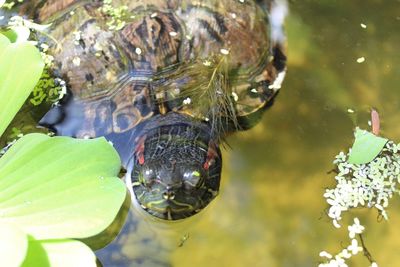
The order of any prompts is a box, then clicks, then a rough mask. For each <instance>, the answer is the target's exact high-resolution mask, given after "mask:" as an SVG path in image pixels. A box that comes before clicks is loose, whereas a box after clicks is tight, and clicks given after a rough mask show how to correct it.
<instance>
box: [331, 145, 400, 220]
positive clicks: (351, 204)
mask: <svg viewBox="0 0 400 267" xmlns="http://www.w3.org/2000/svg"><path fill="white" fill-rule="evenodd" d="M399 152H400V144H397V145H396V144H395V143H393V142H392V141H388V142H387V143H386V145H385V147H384V148H383V150H382V151H381V152H380V153H379V155H378V156H377V157H376V158H375V159H374V160H373V161H371V162H369V163H366V164H351V163H348V162H347V160H348V157H349V153H348V154H347V155H346V154H345V153H343V152H340V153H339V155H337V156H336V158H335V160H334V161H333V163H334V164H335V165H336V166H337V175H336V177H335V179H336V181H337V185H336V187H335V188H333V189H327V190H326V191H325V194H324V197H325V198H326V201H327V202H328V204H329V205H330V208H329V212H328V216H329V217H330V218H331V219H332V221H333V224H334V226H335V227H337V228H339V227H340V224H339V221H340V220H341V218H342V217H341V214H342V212H344V211H347V210H349V209H350V208H356V207H368V208H372V207H375V208H376V209H378V210H379V212H380V214H381V215H382V216H383V217H384V218H385V219H387V218H388V216H387V213H386V210H385V208H387V206H388V202H389V199H390V198H391V197H392V196H393V194H395V193H399V192H400V191H399V183H400V153H399Z"/></svg>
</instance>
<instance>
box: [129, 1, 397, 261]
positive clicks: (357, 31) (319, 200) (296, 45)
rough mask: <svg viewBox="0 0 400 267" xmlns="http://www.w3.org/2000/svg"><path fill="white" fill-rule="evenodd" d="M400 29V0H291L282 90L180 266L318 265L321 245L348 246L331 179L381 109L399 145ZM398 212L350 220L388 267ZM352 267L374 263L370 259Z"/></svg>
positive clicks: (244, 142) (229, 165)
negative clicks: (331, 204)
mask: <svg viewBox="0 0 400 267" xmlns="http://www.w3.org/2000/svg"><path fill="white" fill-rule="evenodd" d="M361 24H365V25H366V26H367V27H366V28H363V27H361ZM399 26H400V2H399V1H394V0H392V1H383V0H381V1H379V0H375V1H372V0H370V1H361V0H360V1H291V2H290V16H289V18H288V21H287V33H288V39H289V40H288V41H289V42H288V43H289V51H288V58H289V62H288V70H289V71H288V75H287V79H286V80H285V83H284V86H283V89H282V91H281V93H280V95H279V97H278V99H277V101H276V102H275V104H274V106H273V107H272V108H271V109H270V110H269V111H268V112H266V114H265V115H264V118H263V120H262V122H261V123H260V124H259V125H258V126H256V127H255V128H254V129H252V130H250V131H247V132H243V133H239V134H236V135H234V136H232V137H230V138H229V144H230V145H231V147H232V149H228V150H226V151H225V153H224V159H225V165H224V171H223V183H222V186H221V188H222V190H221V193H220V196H219V197H218V198H217V200H216V201H214V203H213V204H211V205H210V207H208V208H207V209H206V211H204V212H203V213H202V215H201V216H202V217H201V219H199V222H198V223H197V224H195V225H194V226H193V227H192V228H191V230H190V235H189V238H188V239H187V240H186V242H185V243H184V245H183V246H182V247H179V248H178V249H176V250H175V251H174V252H173V253H172V264H173V266H177V267H180V266H182V267H183V266H233V267H235V266H237V267H241V266H282V267H284V266H285V267H286V266H288V267H292V266H316V265H317V264H318V262H319V261H320V260H321V258H319V256H318V254H319V252H320V251H321V250H328V251H330V252H332V253H338V252H339V251H340V250H341V249H342V248H343V247H344V246H347V243H348V237H347V229H346V228H345V227H344V229H339V230H338V229H335V228H334V227H333V226H332V224H331V223H330V220H329V219H328V217H327V215H326V208H327V205H326V202H325V200H324V198H323V197H322V195H323V192H324V189H325V188H326V187H328V186H331V185H332V184H333V182H334V180H333V175H332V174H327V172H328V171H329V170H331V169H332V163H331V162H332V160H333V157H334V156H335V155H336V154H337V153H338V152H339V151H340V150H343V149H347V147H348V146H349V145H350V144H351V143H352V131H353V127H354V125H355V123H356V124H357V125H360V126H362V127H364V128H365V127H368V126H367V121H368V119H369V109H370V108H371V107H375V108H377V109H378V110H379V112H380V115H381V119H382V128H383V134H384V135H385V136H387V137H389V138H391V139H393V140H396V141H398V142H399V141H400V124H399V120H400V70H399V68H398V66H399V65H400V53H399V52H398V44H399V43H400V31H399ZM360 57H364V58H365V61H364V62H363V63H357V59H358V58H360ZM348 108H352V109H354V110H355V111H356V114H355V116H350V115H349V114H348V113H347V109H348ZM390 207H391V208H390V209H389V210H388V211H389V216H390V221H389V222H384V221H382V222H378V220H377V213H376V212H375V211H368V210H359V211H357V212H352V213H351V214H348V215H349V216H345V217H344V220H343V223H344V224H346V223H350V219H351V218H352V217H353V216H358V217H359V218H360V219H361V221H362V223H364V225H365V226H366V232H365V237H364V238H365V242H366V245H367V246H368V249H369V251H370V252H371V253H372V256H373V257H374V259H375V260H376V261H377V262H378V263H379V265H380V266H397V265H399V264H400V253H399V252H400V240H399V238H398V236H400V230H399V229H400V228H399V227H398V225H399V222H400V212H399V210H400V201H399V197H398V196H396V197H394V199H392V201H391V204H390ZM130 249H131V251H132V253H134V251H135V250H137V248H135V247H134V246H130ZM127 252H128V253H129V250H128V251H127ZM349 263H350V264H351V266H369V262H368V261H367V259H366V258H365V257H363V256H362V255H361V254H359V255H358V256H356V257H354V260H351V261H349Z"/></svg>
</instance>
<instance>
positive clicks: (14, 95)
mask: <svg viewBox="0 0 400 267" xmlns="http://www.w3.org/2000/svg"><path fill="white" fill-rule="evenodd" d="M43 68H44V62H43V60H42V57H41V56H40V53H39V51H38V49H37V48H36V47H35V46H33V45H32V44H31V43H29V42H19V43H11V42H10V40H9V39H8V38H7V37H5V36H4V35H2V34H0V96H1V97H0V107H1V109H0V135H1V134H2V133H3V132H4V130H5V129H6V127H7V126H8V124H9V123H10V122H11V120H12V119H13V118H14V116H15V114H16V113H17V111H18V110H19V109H20V108H21V106H22V104H23V103H24V101H25V100H26V99H27V98H28V96H29V94H30V92H31V91H32V89H33V88H34V86H35V84H36V83H37V82H38V81H39V78H40V76H41V74H42V71H43Z"/></svg>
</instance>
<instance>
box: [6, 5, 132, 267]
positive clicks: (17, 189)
mask: <svg viewBox="0 0 400 267" xmlns="http://www.w3.org/2000/svg"><path fill="white" fill-rule="evenodd" d="M0 5H1V3H0ZM7 33H8V35H7V37H6V35H3V34H0V94H1V98H0V135H1V134H2V133H3V132H4V130H5V129H6V127H7V126H8V124H9V123H10V121H11V120H12V119H13V117H14V116H15V114H16V113H17V111H18V109H19V108H20V107H21V106H22V104H23V102H24V101H25V100H26V99H27V97H28V96H29V94H30V92H31V91H32V89H33V87H34V86H35V84H36V83H37V81H38V80H39V78H40V76H41V74H42V71H43V67H44V62H43V59H42V57H41V55H40V53H39V51H38V50H37V48H36V47H35V46H34V45H33V44H32V43H30V42H28V41H27V40H26V38H27V37H28V36H29V34H28V35H26V34H24V33H26V31H24V30H22V28H20V29H18V30H15V28H14V29H13V31H12V32H10V31H9V32H7ZM22 36H24V37H22ZM8 37H9V38H8ZM21 77H23V78H21ZM119 170H120V159H119V157H118V154H117V152H116V151H115V150H114V149H113V147H112V146H111V145H110V144H109V143H108V142H107V141H106V140H105V139H104V138H97V139H92V140H77V139H73V138H68V137H49V136H47V135H44V134H28V135H25V136H22V137H20V139H19V140H18V141H16V142H15V144H13V145H12V146H11V148H9V149H8V150H7V151H6V152H5V154H4V155H2V156H1V158H0V258H1V265H2V266H7V267H14V266H16V267H17V266H29V267H35V266H37V267H39V266H40V267H43V266H44V267H46V266H85V267H86V266H96V257H95V255H94V253H93V252H92V251H91V249H90V248H89V247H88V246H86V245H85V244H84V243H82V242H80V241H78V240H75V239H76V238H87V237H90V236H94V235H96V234H98V233H100V232H101V231H103V230H104V229H105V228H106V227H107V226H108V225H109V224H111V222H112V221H113V220H114V218H115V216H116V215H117V213H118V211H119V209H120V207H121V205H122V203H123V201H124V199H125V196H126V189H125V186H124V184H123V182H122V181H121V180H120V179H119V178H118V177H117V175H118V173H119Z"/></svg>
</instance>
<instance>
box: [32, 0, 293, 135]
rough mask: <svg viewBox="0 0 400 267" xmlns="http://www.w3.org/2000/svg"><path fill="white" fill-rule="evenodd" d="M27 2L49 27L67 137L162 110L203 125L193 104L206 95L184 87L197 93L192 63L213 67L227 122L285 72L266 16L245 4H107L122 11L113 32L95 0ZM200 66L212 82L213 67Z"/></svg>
mask: <svg viewBox="0 0 400 267" xmlns="http://www.w3.org/2000/svg"><path fill="white" fill-rule="evenodd" d="M29 2H30V4H29V5H28V7H27V9H29V10H33V11H34V12H35V13H34V14H32V16H33V17H34V18H36V19H37V20H39V21H40V22H42V23H49V22H51V23H52V26H51V29H50V32H49V34H50V35H51V36H52V37H53V38H54V39H55V40H57V43H53V45H52V46H51V51H52V54H53V55H54V58H55V73H56V74H58V75H60V76H62V77H63V78H64V79H65V80H66V81H67V84H68V88H69V90H70V91H71V92H72V95H73V99H72V102H71V103H72V104H70V106H71V107H73V108H77V110H79V112H77V111H75V113H71V114H69V116H72V117H73V116H76V117H78V118H79V119H78V123H75V124H74V125H75V126H74V127H75V128H73V130H71V131H69V132H68V134H69V135H73V136H77V137H84V136H88V137H95V136H100V135H106V134H109V133H123V132H125V131H128V130H129V129H132V128H133V127H135V126H136V125H138V124H139V123H140V122H142V121H143V120H146V119H148V118H150V117H151V116H153V115H154V114H156V113H165V112H168V110H174V111H177V112H185V113H187V114H189V115H191V116H193V117H195V118H198V119H206V120H207V116H208V115H207V114H205V112H204V111H202V110H200V111H199V110H198V109H196V102H195V101H194V100H195V95H197V96H199V95H200V96H202V95H206V92H200V94H199V92H197V94H196V92H195V93H193V92H192V91H190V90H187V89H185V86H186V85H187V87H189V85H190V87H191V88H199V89H196V90H203V89H204V87H201V86H197V84H200V81H198V80H197V79H201V75H197V76H199V77H200V78H199V77H197V76H196V75H195V74H196V70H197V66H199V73H200V74H201V71H200V69H201V68H203V69H206V67H207V65H208V64H210V63H211V64H214V63H215V62H216V63H215V64H216V65H218V64H219V63H218V62H223V64H224V69H225V70H226V72H224V73H223V75H222V76H223V77H225V78H224V79H226V81H227V82H226V83H225V84H226V85H227V86H229V89H228V90H227V91H226V92H225V91H223V92H220V90H219V89H217V90H216V92H219V93H222V94H225V95H227V94H229V95H228V96H227V97H226V98H228V99H231V100H232V103H233V104H234V109H235V114H234V116H237V117H246V116H248V115H249V114H252V113H254V112H256V111H258V110H260V109H262V108H263V107H264V106H265V105H266V104H267V103H268V102H269V101H270V99H271V98H272V97H273V95H275V93H276V91H277V90H275V89H274V88H272V89H271V85H272V84H273V83H274V81H275V79H276V78H277V76H278V74H279V73H284V70H285V66H284V61H285V56H284V53H283V47H282V44H280V43H279V42H274V40H271V38H270V25H269V24H268V14H267V11H266V10H264V9H263V8H262V7H261V6H260V5H258V4H257V3H255V1H248V0H246V1H244V2H243V1H239V0H198V1H187V0H147V1H142V0H140V1H139V0H136V1H122V0H121V1H117V0H114V1H113V5H114V6H119V5H126V6H127V8H128V9H127V10H128V11H127V13H128V14H129V17H128V18H127V19H126V22H125V26H124V27H122V28H121V29H120V30H110V29H109V27H108V26H107V21H108V20H109V19H110V18H109V17H108V16H107V15H106V14H104V13H103V12H102V11H101V7H102V5H103V3H102V2H100V1H77V0H62V1H60V0H50V1H29ZM200 66H201V67H200ZM209 69H210V77H214V76H215V75H214V74H215V73H216V72H215V69H216V68H214V69H213V68H212V66H211V67H210V68H209ZM213 70H214V72H213ZM191 73H194V74H193V75H192V74H191ZM224 75H226V76H224ZM203 76H204V77H208V76H207V75H203ZM211 79H212V78H211ZM203 83H204V81H203ZM201 88H203V89H201ZM204 90H206V89H204ZM192 93H193V97H192V95H191V94H192ZM191 97H192V100H193V101H192V102H190V101H189V102H188V100H187V99H188V98H189V99H190V98H191ZM217 98H218V97H217ZM185 100H186V102H185ZM210 101H211V100H210ZM216 103H219V102H218V101H216ZM74 114H75V115H74ZM231 115H232V114H231ZM62 127H63V126H62V125H61V126H60V128H62Z"/></svg>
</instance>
